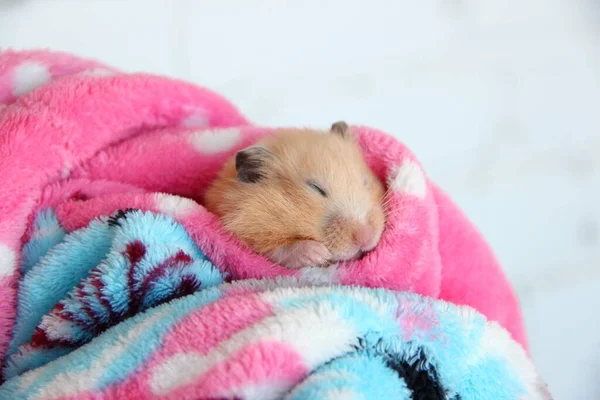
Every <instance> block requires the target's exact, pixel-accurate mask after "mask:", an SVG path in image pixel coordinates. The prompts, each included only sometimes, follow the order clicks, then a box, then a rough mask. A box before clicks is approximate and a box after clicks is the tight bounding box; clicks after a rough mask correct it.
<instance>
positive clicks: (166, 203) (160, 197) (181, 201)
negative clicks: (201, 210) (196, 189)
mask: <svg viewBox="0 0 600 400" xmlns="http://www.w3.org/2000/svg"><path fill="white" fill-rule="evenodd" d="M155 201H156V208H157V209H158V211H159V212H161V213H163V214H167V215H169V216H171V217H173V218H181V217H184V216H186V215H187V214H189V213H190V212H192V211H194V210H196V209H197V208H198V207H199V206H198V204H197V203H196V202H194V201H193V200H190V199H187V198H185V197H179V196H173V195H170V194H165V193H158V194H157V195H156V197H155Z"/></svg>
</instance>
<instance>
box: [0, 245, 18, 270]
mask: <svg viewBox="0 0 600 400" xmlns="http://www.w3.org/2000/svg"><path fill="white" fill-rule="evenodd" d="M15 262H16V257H15V252H14V251H12V250H11V249H10V248H9V247H8V246H6V245H5V244H2V243H0V278H2V277H5V276H10V275H12V274H13V272H14V271H15Z"/></svg>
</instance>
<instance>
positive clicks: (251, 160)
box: [235, 146, 273, 183]
mask: <svg viewBox="0 0 600 400" xmlns="http://www.w3.org/2000/svg"><path fill="white" fill-rule="evenodd" d="M272 157H273V153H271V152H270V151H269V150H268V149H267V148H265V147H263V146H251V147H247V148H245V149H244V150H240V151H238V152H237V154H236V155H235V170H236V171H237V178H238V179H239V180H240V181H241V182H245V183H256V182H258V181H260V180H261V179H262V178H264V164H265V162H266V161H267V160H269V159H271V158H272Z"/></svg>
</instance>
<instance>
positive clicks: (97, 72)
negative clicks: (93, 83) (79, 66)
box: [81, 68, 116, 77]
mask: <svg viewBox="0 0 600 400" xmlns="http://www.w3.org/2000/svg"><path fill="white" fill-rule="evenodd" d="M115 74H116V72H115V71H111V70H110V69H106V68H92V69H87V70H85V71H83V72H81V75H86V76H99V77H100V76H112V75H115Z"/></svg>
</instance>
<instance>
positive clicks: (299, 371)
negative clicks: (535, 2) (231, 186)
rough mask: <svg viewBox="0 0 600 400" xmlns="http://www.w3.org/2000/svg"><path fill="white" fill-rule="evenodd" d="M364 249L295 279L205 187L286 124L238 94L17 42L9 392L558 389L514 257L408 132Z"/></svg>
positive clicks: (3, 65) (2, 166)
mask: <svg viewBox="0 0 600 400" xmlns="http://www.w3.org/2000/svg"><path fill="white" fill-rule="evenodd" d="M352 129H353V132H354V133H355V134H356V136H357V140H358V141H359V144H360V146H361V148H362V150H363V153H364V155H365V159H366V160H367V162H368V164H369V165H370V167H371V168H372V169H373V171H374V172H375V174H376V175H377V176H378V177H379V178H380V179H381V180H382V181H383V182H385V184H386V186H387V188H388V189H389V191H390V198H389V210H388V216H387V221H386V228H385V232H384V234H383V236H382V238H381V241H380V243H379V245H378V247H377V248H376V249H375V250H374V251H373V252H371V253H369V254H367V255H366V256H365V257H363V258H362V259H360V260H355V261H349V262H342V263H338V264H336V265H331V266H329V267H327V268H315V267H307V268H303V269H300V270H289V269H285V268H282V267H280V266H278V265H274V264H273V263H271V262H269V261H268V260H267V259H265V258H264V257H262V256H260V255H257V254H255V253H253V252H252V251H251V250H250V249H248V248H247V247H246V246H244V245H243V244H241V243H240V242H239V241H238V240H237V239H236V238H235V237H233V236H232V235H230V234H228V233H227V232H226V231H225V230H224V229H223V227H222V225H221V224H220V221H219V220H218V219H217V218H216V217H215V216H214V215H212V214H211V213H209V212H208V211H207V210H206V209H205V208H204V207H202V205H201V204H202V197H203V194H204V191H205V190H206V188H207V186H208V185H209V184H210V182H211V181H212V180H213V179H215V177H216V174H217V173H218V171H219V169H220V168H221V166H222V165H223V163H224V162H225V160H226V159H227V158H229V157H230V156H232V155H233V154H234V153H235V152H236V151H238V150H239V149H241V148H244V147H246V146H248V145H250V144H252V143H253V142H255V141H256V140H258V139H259V138H260V137H262V136H263V135H268V134H271V133H273V132H274V131H275V129H273V128H261V127H256V126H253V125H252V124H251V123H250V122H248V120H247V119H246V118H245V117H243V116H242V115H241V114H240V113H239V112H238V111H237V109H236V108H235V107H234V106H232V105H231V104H230V103H229V102H227V101H226V100H225V99H223V98H222V97H220V96H218V95H217V94H215V93H213V92H211V91H209V90H206V89H203V88H199V87H197V86H194V85H191V84H188V83H185V82H181V81H176V80H172V79H168V78H164V77H158V76H152V75H145V74H125V73H121V72H118V71H117V70H115V69H113V68H110V67H106V66H103V65H101V64H99V63H96V62H92V61H87V60H82V59H79V58H77V57H74V56H71V55H67V54H61V53H52V52H45V51H27V52H11V51H5V52H0V176H1V177H2V184H3V190H2V191H0V362H1V364H2V380H3V381H4V383H3V384H2V386H0V398H1V399H21V398H23V399H29V398H32V399H33V398H35V399H46V398H60V399H67V398H72V399H74V398H77V399H85V398H90V399H91V398H94V399H104V398H114V399H121V398H177V399H179V398H190V399H198V398H243V399H279V398H290V399H291V398H293V399H313V398H314V399H321V398H335V399H342V398H373V399H377V398H390V397H393V398H399V399H459V398H460V399H483V398H486V399H487V398H489V399H517V398H518V399H547V398H550V395H549V394H548V392H547V390H546V388H545V385H544V383H543V382H542V380H541V379H540V377H539V376H538V374H537V372H536V370H535V367H534V366H533V364H532V362H531V360H530V359H529V357H528V354H527V343H526V339H525V333H524V329H523V323H522V319H521V315H520V310H519V305H518V302H517V299H516V297H515V295H514V293H513V291H512V289H511V287H510V285H509V283H508V281H507V279H506V278H505V276H504V274H503V272H502V271H501V269H500V267H499V265H498V263H497V262H496V260H495V258H494V255H493V254H492V252H491V250H490V249H489V247H488V246H487V244H486V243H485V241H484V239H483V238H482V237H481V236H480V235H479V233H478V232H477V230H476V229H475V228H474V227H473V226H472V224H471V223H470V222H469V221H468V220H467V219H466V217H465V216H464V215H463V214H462V213H461V211H460V210H459V209H458V208H457V207H456V206H455V205H454V204H453V203H452V202H451V200H450V199H449V198H448V197H447V196H446V195H445V194H444V193H443V192H442V191H441V190H440V189H439V188H438V187H437V186H436V185H434V184H433V183H432V182H431V181H430V180H428V178H427V177H426V175H425V174H424V172H423V170H422V168H421V166H420V164H419V162H418V161H417V160H416V158H415V157H414V156H413V155H412V153H411V152H410V151H409V150H408V149H407V148H406V147H405V146H404V145H402V143H400V142H399V141H397V140H396V139H395V138H394V137H392V136H389V135H386V134H384V133H383V132H379V131H377V130H374V129H371V128H367V127H352Z"/></svg>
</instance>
